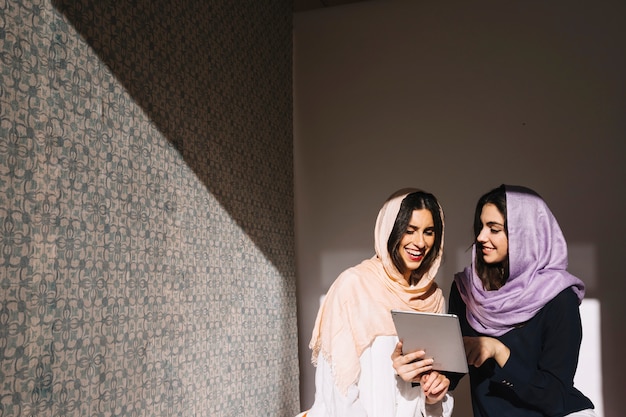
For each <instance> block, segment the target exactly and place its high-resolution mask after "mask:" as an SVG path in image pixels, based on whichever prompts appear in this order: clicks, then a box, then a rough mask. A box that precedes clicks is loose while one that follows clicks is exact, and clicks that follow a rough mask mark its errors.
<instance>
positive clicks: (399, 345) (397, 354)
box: [391, 341, 402, 360]
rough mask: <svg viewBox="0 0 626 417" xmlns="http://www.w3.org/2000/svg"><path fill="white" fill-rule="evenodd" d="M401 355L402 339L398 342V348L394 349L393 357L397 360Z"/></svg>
mask: <svg viewBox="0 0 626 417" xmlns="http://www.w3.org/2000/svg"><path fill="white" fill-rule="evenodd" d="M400 356H402V341H399V342H398V343H396V348H395V349H394V350H393V352H391V359H392V360H396V359H397V358H399V357H400Z"/></svg>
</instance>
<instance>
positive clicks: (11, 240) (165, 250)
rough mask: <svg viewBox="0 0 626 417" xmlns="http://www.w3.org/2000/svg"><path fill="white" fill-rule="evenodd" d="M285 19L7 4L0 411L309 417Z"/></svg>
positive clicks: (87, 1)
mask: <svg viewBox="0 0 626 417" xmlns="http://www.w3.org/2000/svg"><path fill="white" fill-rule="evenodd" d="M291 16H292V13H291V3H290V2H289V1H284V0H273V1H269V0H265V1H257V0H254V1H253V0H249V1H238V2H230V1H226V0H221V1H217V0H216V1H211V0H207V1H203V2H198V1H194V0H181V1H179V2H169V1H164V0H155V1H148V0H132V1H113V0H82V1H69V0H68V1H54V0H53V1H50V0H0V416H60V415H62V416H88V415H89V416H173V415H176V416H243V415H255V416H291V415H295V414H296V412H297V411H298V404H299V397H298V383H297V380H298V358H297V345H298V344H297V329H296V299H295V298H296V297H295V276H294V274H295V272H294V271H295V266H294V247H293V246H294V239H293V167H292V101H291V100H292V99H291V47H292V45H291V29H292V28H291Z"/></svg>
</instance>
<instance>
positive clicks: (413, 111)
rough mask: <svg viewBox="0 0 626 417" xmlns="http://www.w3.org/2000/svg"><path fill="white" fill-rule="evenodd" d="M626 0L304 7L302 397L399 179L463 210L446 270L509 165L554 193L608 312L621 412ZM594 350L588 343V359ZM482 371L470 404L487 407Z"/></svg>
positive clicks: (298, 96) (605, 366)
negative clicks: (343, 283) (323, 318)
mask: <svg viewBox="0 0 626 417" xmlns="http://www.w3.org/2000/svg"><path fill="white" fill-rule="evenodd" d="M625 12H626V10H624V4H623V3H619V2H617V1H614V2H602V3H601V4H597V3H594V4H593V5H591V4H590V3H587V2H583V1H574V2H572V1H558V2H550V5H546V3H545V2H536V1H531V2H506V3H503V2H496V1H484V0H480V1H477V2H464V1H460V0H459V1H450V2H416V1H412V0H404V1H403V0H387V1H382V0H381V1H377V0H373V1H369V2H363V3H358V4H351V5H347V6H341V7H332V8H327V9H323V10H319V11H310V12H303V13H297V14H295V18H294V136H295V147H294V157H295V183H296V188H295V190H296V243H297V265H298V266H297V273H298V296H299V300H298V308H299V328H300V333H299V338H300V363H301V401H302V408H307V407H309V406H310V405H311V404H312V401H313V393H314V384H313V376H314V368H313V367H312V365H310V351H309V349H308V347H307V345H308V342H309V340H310V334H311V330H312V327H313V322H314V319H315V314H316V312H317V307H318V303H319V297H320V295H322V294H323V293H325V291H326V290H327V289H328V286H329V285H330V284H331V283H332V281H333V280H334V278H335V277H336V275H337V274H338V273H339V272H341V270H342V269H344V268H346V267H348V266H351V265H353V264H354V263H356V262H358V261H359V260H361V259H363V258H365V257H368V256H371V255H372V254H373V224H374V220H375V216H376V214H377V211H378V209H379V206H380V205H381V204H382V201H383V200H384V199H385V198H386V197H387V196H388V195H389V194H390V193H391V192H392V191H394V190H395V189H397V188H400V187H404V186H417V187H421V188H424V189H426V190H429V191H431V192H433V193H435V194H436V195H437V196H438V197H439V198H440V200H441V202H442V204H443V206H444V210H445V213H446V255H445V261H444V264H443V266H442V268H441V270H440V274H439V278H438V279H439V283H440V284H441V285H442V287H443V288H444V290H445V293H446V294H447V293H448V290H449V286H450V282H451V278H452V274H453V273H454V272H455V271H456V270H458V269H459V268H460V267H461V265H463V264H464V263H465V262H466V260H467V255H468V254H467V252H466V251H465V250H466V249H467V248H468V246H469V245H470V244H471V220H472V215H473V206H474V204H475V202H476V199H477V198H478V197H479V196H480V195H481V194H482V193H483V192H485V191H487V190H489V189H491V188H492V187H495V186H497V185H499V184H501V183H512V184H520V185H526V186H529V187H532V188H534V189H536V190H537V191H538V192H539V193H541V194H542V195H543V196H544V198H545V199H546V200H547V201H548V204H549V205H550V207H551V208H552V209H553V211H554V213H555V215H556V216H557V218H558V219H559V221H560V223H561V226H562V228H563V231H564V233H565V236H566V238H567V239H568V242H569V245H570V265H571V270H572V272H574V273H576V274H579V275H580V276H581V278H582V279H583V280H584V281H585V282H586V284H587V286H588V291H587V297H589V298H590V299H597V300H598V301H599V303H600V313H601V327H600V334H601V342H602V351H601V361H602V362H601V363H602V366H601V375H602V385H603V387H602V389H603V405H604V415H605V416H606V417H619V416H620V415H621V412H620V411H619V410H621V408H622V407H621V403H622V401H621V398H620V395H621V394H622V392H621V391H622V390H621V388H620V387H621V384H620V380H619V379H618V378H620V377H621V376H622V374H623V373H624V371H626V369H625V368H626V366H625V361H624V359H623V355H621V354H620V349H619V348H618V347H617V346H618V343H617V341H618V340H619V339H620V337H621V336H622V335H623V326H622V325H621V324H620V321H621V317H624V316H625V313H626V311H625V310H626V309H625V307H624V305H625V303H623V302H622V300H621V298H622V296H623V294H624V289H625V288H624V287H625V286H624V279H623V277H622V274H620V268H619V267H620V266H621V260H622V258H623V253H624V249H625V244H624V243H625V239H624V235H625V232H626V230H625V229H626V228H625V225H626V222H625V221H624V217H623V214H622V212H623V209H624V208H626V207H625V206H626V204H625V193H624V191H623V190H624V183H625V181H624V180H625V179H626V175H625V171H624V164H623V152H621V151H620V150H619V149H620V141H622V140H623V137H624V135H625V133H626V124H625V121H624V118H623V115H624V109H625V104H626V103H625V99H624V98H625V97H626V95H625V94H624V93H625V86H624V78H623V74H624V73H626V60H625V56H626V54H624V41H623V39H624V38H625V37H624V35H625V32H624V29H623V26H619V25H618V18H619V16H624V14H625ZM591 354H592V353H591V352H586V351H583V352H581V362H582V361H589V360H592V361H595V360H599V359H600V358H598V357H593V358H590V357H589V355H591ZM466 390H467V386H466V385H462V386H461V387H460V388H459V390H458V392H457V394H456V395H457V398H458V407H457V411H456V412H455V415H457V416H464V415H469V414H468V413H470V411H469V400H468V397H467V391H466Z"/></svg>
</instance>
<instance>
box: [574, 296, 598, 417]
mask: <svg viewBox="0 0 626 417" xmlns="http://www.w3.org/2000/svg"><path fill="white" fill-rule="evenodd" d="M580 316H581V320H582V325H583V341H582V344H581V345H580V358H579V360H578V369H577V370H576V375H575V376H574V385H575V386H576V388H578V389H579V390H580V391H581V392H582V393H583V394H585V395H586V396H587V397H588V398H589V399H590V400H591V401H592V402H593V404H594V405H595V407H596V415H597V416H598V417H603V416H604V408H603V407H604V405H603V403H602V346H601V340H602V339H601V332H600V323H601V322H600V302H599V301H598V300H595V299H587V298H586V299H584V300H583V302H582V304H581V305H580Z"/></svg>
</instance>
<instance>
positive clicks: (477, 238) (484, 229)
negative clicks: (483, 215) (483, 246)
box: [476, 227, 488, 243]
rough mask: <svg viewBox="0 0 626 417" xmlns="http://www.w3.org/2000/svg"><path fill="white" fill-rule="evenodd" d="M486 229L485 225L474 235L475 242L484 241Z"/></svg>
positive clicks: (485, 239)
mask: <svg viewBox="0 0 626 417" xmlns="http://www.w3.org/2000/svg"><path fill="white" fill-rule="evenodd" d="M487 230H488V229H487V228H486V227H483V228H482V229H481V230H480V233H479V234H478V236H476V241H477V242H480V243H484V242H486V241H487Z"/></svg>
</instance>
